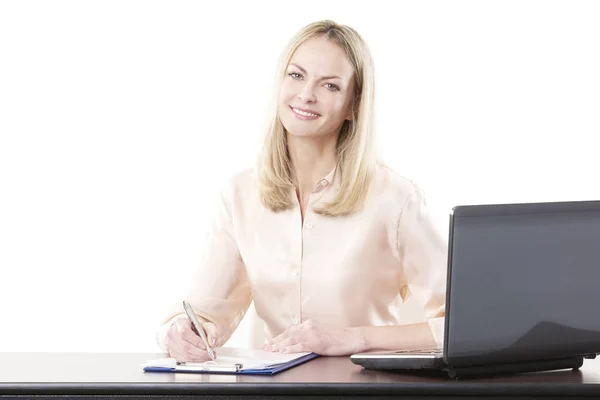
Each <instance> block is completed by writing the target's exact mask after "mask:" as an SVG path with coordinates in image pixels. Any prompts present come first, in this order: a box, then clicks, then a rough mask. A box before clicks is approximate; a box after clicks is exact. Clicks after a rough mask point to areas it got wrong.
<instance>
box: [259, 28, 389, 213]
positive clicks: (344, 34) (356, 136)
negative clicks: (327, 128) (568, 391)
mask: <svg viewBox="0 0 600 400" xmlns="http://www.w3.org/2000/svg"><path fill="white" fill-rule="evenodd" d="M316 37H326V38H327V39H328V40H330V41H332V42H333V43H335V44H336V45H337V46H339V47H340V48H341V49H342V50H343V51H344V52H345V54H346V57H347V58H348V60H349V62H350V63H351V65H352V66H353V68H354V92H353V101H352V106H353V118H352V120H345V121H344V124H343V125H342V128H341V130H340V134H339V137H338V141H337V146H336V153H337V154H336V155H337V169H336V175H338V174H339V175H338V176H337V177H336V178H339V182H340V186H339V192H338V194H337V196H336V198H335V199H333V201H332V202H330V203H326V204H324V206H323V207H322V208H320V209H318V210H315V212H317V213H319V214H322V215H328V216H338V215H347V214H351V213H353V212H355V211H357V210H358V209H359V208H360V207H361V206H362V205H363V204H364V202H365V201H366V199H367V197H368V194H369V189H370V186H371V181H372V179H373V178H372V177H373V170H374V167H375V164H376V161H377V160H376V158H377V157H376V154H375V149H374V132H373V130H374V97H375V87H374V66H373V61H372V58H371V53H370V51H369V48H368V47H367V45H366V43H365V42H364V40H363V39H362V37H361V36H360V35H359V34H358V33H357V32H356V31H355V30H354V29H352V28H350V27H348V26H345V25H339V24H337V23H335V22H334V21H330V20H324V21H318V22H314V23H311V24H309V25H307V26H305V27H304V28H302V29H301V30H300V31H299V32H298V33H297V34H296V35H295V36H294V37H293V38H292V39H291V40H290V42H289V43H288V45H287V46H286V48H285V49H284V51H283V53H282V55H281V58H280V59H279V63H278V67H277V73H276V78H275V79H276V81H275V85H274V89H275V90H274V93H273V99H272V104H271V106H270V109H269V115H268V119H267V127H266V136H265V140H264V143H263V147H262V151H261V152H260V155H259V159H258V164H257V168H256V172H257V173H256V181H257V185H258V190H259V194H260V199H261V202H262V203H263V205H265V207H267V208H269V209H270V210H272V211H274V212H278V211H283V210H287V209H290V208H292V207H293V206H294V204H295V203H294V202H293V197H292V196H291V193H293V190H294V189H295V185H294V182H293V179H292V169H291V161H290V157H289V152H288V147H287V135H286V131H285V128H284V126H283V124H282V123H281V121H280V119H279V116H278V113H277V96H278V90H279V87H280V85H281V82H282V80H283V78H284V76H285V70H286V68H287V67H288V64H289V62H290V60H291V58H292V56H293V55H294V53H295V51H296V49H297V48H298V47H299V46H300V45H301V44H303V43H304V42H306V41H307V40H309V39H312V38H316Z"/></svg>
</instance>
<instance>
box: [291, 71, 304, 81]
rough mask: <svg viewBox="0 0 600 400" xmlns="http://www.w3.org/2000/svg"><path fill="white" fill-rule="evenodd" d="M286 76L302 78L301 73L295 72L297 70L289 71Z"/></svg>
mask: <svg viewBox="0 0 600 400" xmlns="http://www.w3.org/2000/svg"><path fill="white" fill-rule="evenodd" d="M288 76H289V77H291V78H293V79H300V78H302V75H300V74H299V73H297V72H290V73H289V74H288Z"/></svg>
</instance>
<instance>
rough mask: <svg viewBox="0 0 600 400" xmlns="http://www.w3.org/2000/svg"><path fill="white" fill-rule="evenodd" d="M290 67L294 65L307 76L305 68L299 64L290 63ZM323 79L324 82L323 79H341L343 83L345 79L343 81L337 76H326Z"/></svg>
mask: <svg viewBox="0 0 600 400" xmlns="http://www.w3.org/2000/svg"><path fill="white" fill-rule="evenodd" d="M290 65H293V66H294V67H296V68H298V69H299V70H300V71H302V72H303V73H305V74H306V70H305V69H304V68H302V67H301V66H299V65H298V64H294V63H290ZM321 79H322V80H323V79H340V80H342V81H343V79H342V78H340V77H339V76H337V75H331V76H324V77H322V78H321Z"/></svg>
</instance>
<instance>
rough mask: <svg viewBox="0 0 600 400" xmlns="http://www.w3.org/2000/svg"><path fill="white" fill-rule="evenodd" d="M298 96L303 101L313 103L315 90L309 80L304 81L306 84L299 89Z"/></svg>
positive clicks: (315, 99)
mask: <svg viewBox="0 0 600 400" xmlns="http://www.w3.org/2000/svg"><path fill="white" fill-rule="evenodd" d="M298 98H299V99H300V100H302V102H304V103H314V102H315V101H317V98H316V97H315V92H314V90H313V87H312V85H311V84H310V82H306V84H305V85H304V86H303V87H302V90H300V92H299V93H298Z"/></svg>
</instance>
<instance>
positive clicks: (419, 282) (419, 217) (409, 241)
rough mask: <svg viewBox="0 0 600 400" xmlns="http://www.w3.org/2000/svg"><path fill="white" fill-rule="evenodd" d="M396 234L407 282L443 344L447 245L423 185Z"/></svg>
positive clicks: (410, 204) (412, 198)
mask: <svg viewBox="0 0 600 400" xmlns="http://www.w3.org/2000/svg"><path fill="white" fill-rule="evenodd" d="M397 234H398V241H397V244H398V253H399V256H400V260H401V263H402V268H403V272H404V278H405V282H406V284H407V285H408V288H409V290H410V292H411V293H412V295H414V296H415V297H416V299H417V301H418V302H419V303H420V304H421V305H422V306H423V308H424V311H425V315H426V318H427V321H428V323H429V327H430V329H431V332H432V334H433V337H434V339H435V341H436V343H437V345H438V347H440V348H441V347H442V346H443V339H444V338H443V336H444V316H445V303H446V271H447V253H448V251H447V249H448V246H447V243H446V242H445V241H444V240H443V239H442V237H441V235H440V234H439V232H438V231H437V229H436V227H435V225H434V224H433V222H432V220H431V217H430V215H429V212H428V210H427V203H426V201H425V197H424V195H423V193H422V191H421V189H419V188H416V189H415V191H414V192H413V193H412V195H411V196H410V197H409V198H408V200H407V201H406V204H405V206H404V208H403V210H402V213H401V215H400V218H399V221H398V229H397Z"/></svg>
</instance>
